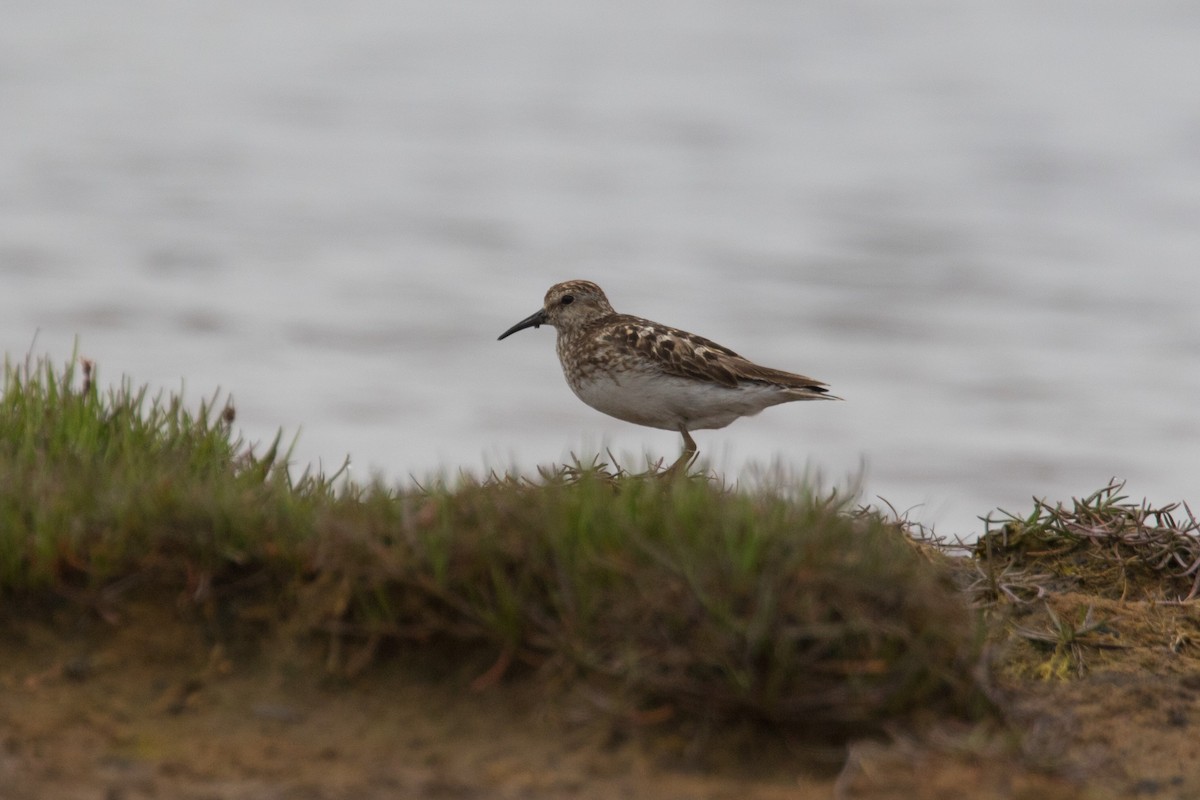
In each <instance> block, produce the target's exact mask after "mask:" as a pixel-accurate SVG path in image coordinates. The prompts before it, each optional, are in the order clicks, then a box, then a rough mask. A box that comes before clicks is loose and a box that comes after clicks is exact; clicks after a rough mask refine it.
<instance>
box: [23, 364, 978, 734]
mask: <svg viewBox="0 0 1200 800" xmlns="http://www.w3.org/2000/svg"><path fill="white" fill-rule="evenodd" d="M92 377H93V376H92V375H91V373H90V369H89V371H87V373H86V374H85V375H84V376H83V378H84V379H83V381H82V383H83V386H82V388H78V389H76V388H74V386H75V384H76V382H77V379H78V378H79V376H78V375H76V373H75V370H74V368H73V367H70V366H68V367H67V368H66V369H64V370H61V371H58V370H55V369H53V368H52V367H51V366H50V365H48V364H46V363H39V364H28V363H27V364H25V365H20V366H12V365H10V364H6V369H5V378H4V392H3V398H2V399H0V597H3V596H7V597H9V598H13V597H23V598H26V599H29V598H37V597H39V596H63V595H66V596H70V597H74V598H76V599H84V600H86V601H87V602H90V603H93V604H95V605H96V606H97V608H98V610H100V611H101V612H103V610H104V609H103V607H102V606H103V605H104V604H112V603H119V602H120V595H121V592H122V591H127V590H129V587H131V586H134V585H137V586H140V587H141V589H142V590H143V591H151V590H152V591H156V592H160V593H161V592H166V593H168V596H170V597H173V598H174V599H175V601H176V602H177V603H178V602H179V601H180V600H182V601H183V602H185V603H190V604H193V605H205V606H207V607H209V608H210V611H211V610H212V608H213V607H216V612H220V613H216V612H213V613H209V614H208V615H207V616H208V617H209V618H214V617H219V618H223V619H236V618H237V609H238V608H239V607H240V606H241V605H245V604H246V603H248V602H249V600H248V599H247V598H248V597H250V596H252V599H253V601H254V603H257V604H259V605H261V604H262V602H264V600H266V601H269V602H271V603H273V604H274V606H275V610H276V612H277V618H279V619H287V620H289V621H290V622H291V624H292V625H293V626H294V627H297V628H298V629H300V630H301V631H302V632H304V633H306V634H315V633H320V634H321V635H322V636H323V637H331V639H332V641H333V642H334V643H335V648H336V646H338V645H339V644H340V643H341V642H343V641H347V640H358V641H361V642H363V643H364V644H365V647H364V648H360V651H361V652H367V653H369V654H375V655H376V656H378V657H382V656H379V653H380V652H381V651H380V650H378V649H376V647H375V645H377V644H378V643H380V642H383V641H387V640H401V641H404V642H405V643H409V644H411V643H419V644H421V645H422V646H425V647H429V648H436V647H439V646H443V645H445V644H446V643H450V644H451V645H452V646H461V644H462V643H463V642H468V643H473V644H482V645H483V646H486V647H491V648H493V649H494V650H495V652H497V653H498V654H499V659H498V660H497V662H496V666H495V668H494V669H493V670H491V671H490V672H489V674H487V675H485V676H481V680H480V681H479V682H477V683H478V685H479V686H483V685H485V684H487V683H489V682H492V681H495V680H499V679H500V678H502V677H503V676H504V675H505V674H506V672H508V671H509V670H508V666H509V665H510V664H513V663H517V664H521V663H523V664H529V665H534V666H536V667H537V668H538V671H537V673H536V675H538V676H544V675H546V674H547V673H552V674H555V675H558V676H560V677H563V676H565V677H571V678H578V679H582V680H587V681H592V682H594V683H595V684H596V685H597V686H600V687H603V688H605V689H606V690H608V691H612V692H614V693H617V694H620V695H621V696H622V697H624V698H626V699H627V700H628V701H629V702H630V703H632V704H634V705H636V706H638V707H642V708H646V707H649V706H654V707H657V708H660V709H665V710H666V714H664V716H669V715H674V714H678V715H680V716H686V717H692V718H695V717H704V718H707V719H725V718H749V719H753V720H757V721H761V722H765V723H768V724H770V725H773V726H779V727H782V728H784V729H787V730H790V731H804V732H809V733H813V734H820V735H822V736H826V737H830V738H836V737H840V736H845V735H851V734H855V733H860V732H862V731H864V730H873V729H878V728H879V727H880V726H882V725H883V724H885V723H887V722H888V721H890V720H894V719H896V718H898V717H902V716H905V715H908V714H910V713H911V712H913V711H915V710H918V709H934V710H937V711H941V712H945V713H949V714H954V715H967V716H969V715H972V714H976V713H979V711H980V710H981V709H982V708H983V707H984V704H985V703H984V700H983V692H982V690H981V686H980V674H981V672H982V670H981V669H980V640H981V638H982V637H981V635H980V633H979V630H978V625H977V623H976V620H975V618H974V616H973V615H972V613H971V612H970V611H968V610H967V608H966V607H965V602H964V599H963V597H962V595H961V594H960V593H959V592H958V591H957V590H956V589H955V588H954V586H953V585H952V582H951V581H950V579H949V577H948V575H947V573H946V571H945V569H944V567H943V566H941V562H940V560H939V559H936V558H929V557H927V556H926V555H925V554H924V553H923V552H922V551H921V550H920V549H919V548H918V547H915V546H914V544H913V542H912V541H911V540H910V539H909V538H908V536H907V535H906V532H905V529H904V526H902V525H901V524H899V523H897V522H895V521H894V520H889V519H888V518H886V517H884V516H883V515H882V514H880V513H878V512H874V511H865V510H861V509H860V510H853V509H852V508H850V506H849V505H848V502H847V499H846V498H841V497H838V496H837V495H836V494H834V495H829V494H824V495H822V494H818V493H816V492H815V491H813V490H811V489H809V488H808V487H805V486H780V487H777V488H776V489H764V490H759V491H755V492H753V493H751V492H744V491H733V490H729V489H727V488H723V487H719V486H716V485H714V484H713V483H712V482H710V481H708V480H704V479H697V478H690V479H689V478H682V479H664V478H662V477H660V476H657V475H643V476H633V475H626V474H623V473H619V472H618V473H615V474H614V473H612V472H610V471H608V470H607V469H605V468H604V467H602V466H601V467H596V468H591V469H580V468H578V467H572V468H563V469H559V470H555V471H553V472H548V473H547V474H544V475H543V476H542V477H541V479H539V480H537V481H528V480H524V479H519V478H515V477H504V478H501V477H495V476H493V478H492V479H490V480H488V481H483V482H480V481H473V480H469V479H463V480H461V481H459V482H458V483H457V484H455V485H442V486H436V487H432V488H428V489H421V488H417V489H412V490H395V489H391V488H388V487H384V486H381V485H369V486H360V485H356V484H351V483H337V484H335V482H334V481H332V480H330V479H327V478H325V477H324V476H320V475H311V474H307V473H306V474H305V475H303V476H301V477H300V478H299V479H293V477H292V476H291V475H290V474H289V471H288V469H287V466H286V459H285V458H282V457H280V456H279V454H278V452H277V448H276V446H272V447H271V448H270V449H269V450H268V451H267V452H266V454H265V455H262V456H259V455H256V454H255V453H254V452H252V451H251V450H250V449H248V448H246V447H245V445H244V444H243V443H242V442H241V441H240V440H238V439H237V438H236V437H234V436H233V435H232V433H231V427H232V421H233V416H234V412H233V409H232V407H230V406H228V405H224V406H219V404H218V403H217V402H216V399H215V398H214V399H213V400H212V401H210V402H208V403H204V404H202V405H201V407H200V409H199V411H198V412H196V413H192V412H190V411H189V410H188V409H186V408H185V407H184V405H183V403H182V402H181V401H180V399H179V398H177V397H170V398H167V399H163V398H162V397H156V398H149V397H147V395H146V392H145V390H134V389H132V388H131V386H130V385H129V384H128V383H124V384H122V385H121V386H120V387H118V388H116V389H113V390H109V391H107V392H101V391H100V390H99V389H98V388H97V386H96V385H95V383H94V382H93V381H92ZM277 442H278V440H277ZM277 442H276V444H277ZM258 618H259V619H260V620H261V618H262V616H261V614H260V615H259V617H258ZM297 622H298V623H299V624H298V625H297ZM332 655H333V656H336V655H337V653H333V654H332ZM330 668H331V669H334V670H338V671H341V672H342V673H345V672H347V671H352V670H350V669H349V667H348V666H347V665H346V664H345V663H344V661H342V660H340V659H339V658H337V657H333V658H331V660H330Z"/></svg>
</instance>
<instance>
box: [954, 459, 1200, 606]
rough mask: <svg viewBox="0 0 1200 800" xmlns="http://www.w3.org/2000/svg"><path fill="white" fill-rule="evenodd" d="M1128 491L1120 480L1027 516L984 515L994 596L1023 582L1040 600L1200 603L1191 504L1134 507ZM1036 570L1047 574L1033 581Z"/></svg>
mask: <svg viewBox="0 0 1200 800" xmlns="http://www.w3.org/2000/svg"><path fill="white" fill-rule="evenodd" d="M1124 488H1125V485H1124V484H1123V483H1121V482H1119V481H1116V480H1112V481H1110V482H1109V484H1108V485H1107V486H1105V487H1104V488H1102V489H1099V490H1098V491H1096V492H1093V493H1092V494H1090V495H1088V496H1087V497H1084V498H1082V499H1075V500H1073V501H1072V502H1071V503H1070V504H1069V505H1064V504H1062V503H1057V504H1054V505H1051V504H1050V503H1048V502H1046V501H1045V500H1041V499H1037V498H1035V499H1034V503H1033V509H1032V510H1031V511H1030V513H1029V514H1027V515H1025V516H1020V515H1016V514H1012V513H1009V512H1004V511H1001V512H998V515H997V517H996V518H993V517H992V515H988V516H987V517H986V518H984V523H985V525H986V531H985V533H984V535H983V536H982V537H981V538H980V539H979V542H978V543H977V544H976V545H975V548H974V553H975V555H976V557H977V558H978V559H979V560H980V562H981V563H983V564H985V565H987V567H988V571H989V575H991V576H992V581H991V583H992V592H991V593H992V594H993V595H994V596H995V595H999V594H1002V593H1005V592H1006V591H1007V592H1010V593H1013V590H1012V589H1011V588H1007V589H1006V588H1005V587H1006V586H1008V587H1012V586H1015V585H1020V586H1022V587H1023V589H1024V591H1025V592H1026V593H1028V592H1033V594H1035V595H1039V594H1040V595H1044V594H1045V593H1046V591H1047V590H1048V589H1050V588H1054V589H1057V590H1060V591H1061V590H1063V589H1074V590H1077V591H1087V592H1091V593H1094V594H1096V595H1098V596H1100V597H1106V598H1113V599H1122V600H1124V599H1159V600H1170V601H1183V602H1187V601H1191V600H1193V599H1195V598H1196V597H1197V594H1198V593H1200V521H1197V519H1196V517H1195V515H1194V514H1193V513H1192V511H1191V509H1190V508H1189V507H1188V506H1187V504H1186V503H1171V504H1169V505H1165V506H1158V507H1155V506H1152V505H1151V504H1149V503H1148V502H1146V501H1142V502H1141V503H1131V502H1129V500H1128V497H1126V496H1125V495H1123V494H1122V491H1123V490H1124ZM1029 568H1036V569H1037V570H1039V573H1038V574H1037V575H1036V576H1035V577H1031V576H1030V575H1029V574H1028V573H1027V572H1025V571H1026V570H1028V569H1029ZM1006 581H1007V583H1006ZM1012 599H1018V598H1017V597H1016V594H1015V593H1013V598H1012Z"/></svg>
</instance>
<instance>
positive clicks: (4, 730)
mask: <svg viewBox="0 0 1200 800" xmlns="http://www.w3.org/2000/svg"><path fill="white" fill-rule="evenodd" d="M1086 601H1087V598H1058V599H1056V600H1055V602H1056V603H1058V604H1059V605H1060V606H1061V608H1060V610H1062V611H1064V612H1070V611H1072V610H1074V609H1077V608H1079V607H1081V606H1082V605H1083V604H1085V603H1086ZM1087 604H1091V603H1087ZM1102 606H1103V607H1102V608H1101V609H1100V610H1101V611H1104V612H1105V613H1110V612H1111V613H1112V614H1114V615H1115V616H1114V622H1113V624H1112V625H1111V626H1110V630H1111V631H1114V632H1115V635H1114V636H1113V639H1114V643H1116V644H1119V645H1120V646H1119V647H1114V648H1113V649H1103V650H1101V649H1099V648H1092V649H1091V650H1088V651H1087V652H1086V653H1085V655H1086V656H1087V657H1088V665H1087V666H1088V669H1087V671H1086V672H1085V674H1084V676H1083V677H1082V678H1080V677H1074V676H1072V677H1069V679H1067V680H1062V679H1060V678H1059V677H1053V676H1050V677H1047V676H1048V675H1049V673H1050V672H1051V671H1052V670H1051V667H1053V665H1054V662H1053V661H1052V659H1051V653H1048V652H1046V651H1039V650H1036V649H1034V648H1032V647H1027V646H1025V645H1024V644H1020V643H1018V644H1017V645H1015V646H1014V647H1012V648H1010V652H1008V653H1006V654H1005V655H1004V656H1003V657H1002V659H1001V662H1002V664H1003V665H1004V666H1002V667H1001V669H1000V670H999V671H1000V674H1001V679H1000V683H1001V685H1002V688H1003V689H1004V691H1005V692H1007V693H1008V694H1007V696H1008V698H1009V699H1008V700H1007V705H1008V707H1009V708H1010V710H1011V714H1012V716H1013V719H1015V720H1016V721H1017V722H1016V724H1017V726H1018V727H1020V728H1021V729H1022V730H1023V731H1024V737H1023V740H1024V742H1025V744H1024V751H1023V752H1020V751H1018V749H1017V748H1015V747H1012V746H1006V745H1005V743H1004V739H1003V737H999V736H996V735H993V734H989V733H987V732H986V731H984V730H982V729H979V728H975V729H963V728H961V727H955V726H953V725H944V726H936V727H935V729H934V730H933V731H932V732H926V733H925V734H923V735H921V736H919V737H916V736H910V735H906V734H903V733H900V732H897V734H896V735H895V736H894V737H893V739H892V740H891V741H889V742H882V743H881V742H874V743H873V742H863V743H858V744H855V745H852V746H851V748H850V750H849V759H848V761H847V760H846V759H845V758H844V757H843V756H839V755H838V753H840V752H841V751H833V753H834V755H835V756H837V757H836V758H834V762H837V763H831V762H830V761H829V756H830V753H829V752H826V751H820V750H819V749H818V750H814V749H813V748H812V747H811V745H805V746H800V745H797V744H795V743H787V742H784V741H778V740H774V739H769V738H768V739H759V740H755V739H753V738H748V737H749V734H747V733H745V732H742V734H739V735H731V734H726V733H725V732H717V733H715V734H712V735H710V736H708V737H706V738H705V741H704V742H703V743H702V744H700V745H697V744H696V741H695V739H694V738H693V737H692V736H690V735H684V734H681V733H680V732H679V726H678V725H675V726H672V723H671V722H667V723H660V724H657V725H656V724H653V721H654V717H653V715H649V716H647V718H646V719H643V720H638V721H636V722H630V721H629V720H628V719H627V718H626V717H624V716H621V715H615V716H614V714H613V713H611V711H610V710H605V708H604V698H603V697H601V696H598V695H596V696H589V695H588V693H587V692H586V691H580V690H578V689H570V690H567V689H562V688H561V687H546V686H545V685H543V682H540V681H539V680H538V679H537V677H536V676H528V675H526V676H524V677H510V678H509V679H507V680H505V681H504V682H502V683H501V684H499V685H496V686H492V687H490V688H486V689H483V690H481V691H472V690H471V689H470V688H469V686H470V683H471V681H472V679H473V678H474V677H477V676H478V675H479V674H480V672H481V671H482V670H486V668H487V666H488V664H487V661H486V660H484V661H482V662H481V661H479V658H478V657H477V656H474V657H464V658H463V659H462V660H455V659H450V658H443V659H442V661H441V662H440V663H436V664H435V663H430V662H429V661H428V660H427V659H426V657H424V656H422V655H420V654H419V653H414V654H408V655H405V654H403V653H400V654H397V653H389V654H388V655H387V657H386V658H379V659H376V661H375V662H374V664H373V665H371V666H370V667H368V668H366V669H365V670H364V671H363V672H362V674H361V675H359V676H358V677H356V678H355V679H354V680H352V681H348V682H345V683H343V684H342V685H338V686H330V685H329V683H330V682H329V681H327V680H322V679H321V674H322V663H321V660H320V659H321V658H322V657H323V656H322V655H321V652H322V648H320V647H318V646H314V645H313V644H311V643H310V644H306V645H302V646H297V645H295V644H287V643H284V644H274V643H273V644H270V645H267V646H264V647H262V648H260V649H259V651H258V652H257V653H255V652H254V650H255V648H253V647H249V648H246V647H242V646H240V645H234V647H236V648H240V650H239V652H237V653H230V652H229V650H228V648H227V647H222V646H214V645H213V644H212V643H211V641H210V640H208V639H207V637H206V636H205V635H204V634H203V626H201V625H198V624H197V623H196V622H195V621H192V622H186V623H184V622H180V621H178V614H176V613H175V612H174V611H173V610H171V609H162V608H158V609H155V608H152V607H148V606H142V607H138V606H133V607H128V608H123V609H121V611H120V614H119V619H114V620H112V621H109V622H105V621H101V620H99V619H96V618H95V617H94V615H88V614H87V613H85V612H82V611H80V612H76V616H77V617H78V618H77V619H72V618H71V616H70V615H69V614H68V615H66V616H64V615H62V614H60V615H58V616H57V617H56V619H55V622H54V624H53V625H50V624H47V623H45V622H29V621H27V619H24V618H23V617H22V615H20V614H16V613H13V612H12V610H11V609H10V610H8V611H7V612H6V613H5V615H4V616H5V623H4V627H3V630H2V631H0V797H2V798H5V799H6V800H34V799H35V798H37V799H40V798H62V799H63V800H77V799H78V800H142V799H143V798H179V799H180V800H217V799H218V798H220V799H221V800H225V799H227V798H228V799H229V800H243V799H245V800H251V798H253V800H276V799H278V800H284V799H286V800H293V799H294V800H324V799H325V798H330V799H332V798H364V799H365V800H374V798H405V797H411V798H481V799H483V798H528V799H529V800H541V799H542V798H579V799H580V800H592V799H593V798H594V799H595V800H611V799H612V798H655V799H656V800H672V799H674V798H678V800H685V799H688V800H690V799H691V798H697V799H699V798H711V799H712V800H717V799H718V798H722V799H723V798H728V799H729V800H735V799H737V800H776V799H779V800H782V798H789V799H791V800H807V798H830V797H844V798H869V799H871V800H876V799H882V798H897V799H899V798H917V799H918V800H920V799H923V798H939V800H940V799H941V798H946V799H947V800H949V799H950V798H984V799H986V798H1022V799H1023V800H1041V799H1042V798H1045V799H1047V800H1060V799H1062V800H1065V799H1066V798H1125V797H1136V798H1156V799H1167V798H1180V799H1182V798H1195V797H1200V738H1198V737H1197V736H1196V730H1195V728H1194V726H1195V725H1196V724H1197V723H1200V661H1198V660H1197V658H1196V656H1197V655H1200V647H1198V646H1197V644H1196V643H1195V641H1196V640H1197V639H1200V625H1197V622H1196V620H1195V614H1194V613H1193V612H1192V611H1191V609H1189V608H1182V607H1173V608H1160V607H1147V606H1145V605H1144V604H1125V605H1122V604H1118V603H1107V604H1106V605H1104V604H1103V601H1102ZM1043 621H1044V620H1042V619H1041V618H1040V617H1039V615H1038V613H1037V612H1031V613H1030V614H1029V615H1028V616H1027V617H1026V618H1023V619H1022V620H1021V622H1022V624H1025V625H1029V626H1035V627H1036V626H1037V625H1039V624H1041V622H1043ZM1105 635H1106V636H1107V635H1108V634H1105ZM1122 637H1123V638H1122ZM1117 640H1120V641H1117ZM1097 641H1098V640H1097ZM1093 643H1096V642H1095V641H1094V642H1093ZM241 650H244V652H242V651H241ZM841 762H845V763H846V766H845V768H844V769H841V771H840V773H839V769H840V768H841Z"/></svg>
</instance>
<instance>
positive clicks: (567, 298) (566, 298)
mask: <svg viewBox="0 0 1200 800" xmlns="http://www.w3.org/2000/svg"><path fill="white" fill-rule="evenodd" d="M559 302H560V303H562V304H563V305H564V306H569V305H571V303H574V302H575V295H572V294H565V295H563V299H562V300H560V301H559Z"/></svg>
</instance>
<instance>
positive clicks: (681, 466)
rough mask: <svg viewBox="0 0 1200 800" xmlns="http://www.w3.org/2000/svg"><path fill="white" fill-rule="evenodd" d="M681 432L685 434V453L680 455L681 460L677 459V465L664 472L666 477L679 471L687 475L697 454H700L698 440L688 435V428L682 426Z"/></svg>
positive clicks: (680, 427)
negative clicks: (697, 446) (697, 445)
mask: <svg viewBox="0 0 1200 800" xmlns="http://www.w3.org/2000/svg"><path fill="white" fill-rule="evenodd" d="M679 432H680V433H682V434H683V452H682V453H680V454H679V458H677V459H675V463H674V464H672V465H671V466H669V467H667V469H666V470H665V471H664V472H663V475H664V476H667V475H674V474H675V473H676V472H678V471H682V472H684V473H685V474H686V473H687V468H688V467H689V466H690V465H691V463H692V462H693V461H695V460H696V454H697V453H698V452H699V451H698V450H697V449H696V440H695V439H693V438H692V435H691V434H690V433H688V430H687V428H685V427H683V426H682V425H680V426H679Z"/></svg>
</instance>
